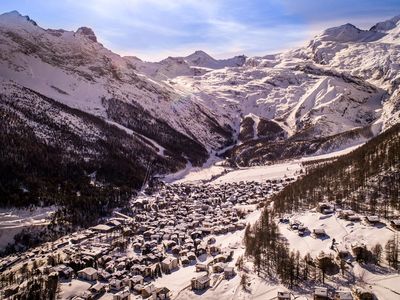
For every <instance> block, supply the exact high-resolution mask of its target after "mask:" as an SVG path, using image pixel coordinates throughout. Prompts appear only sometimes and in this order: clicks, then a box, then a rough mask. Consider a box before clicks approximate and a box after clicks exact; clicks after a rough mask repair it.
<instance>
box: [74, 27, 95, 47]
mask: <svg viewBox="0 0 400 300" xmlns="http://www.w3.org/2000/svg"><path fill="white" fill-rule="evenodd" d="M76 33H77V34H80V35H83V36H86V37H87V38H88V39H89V40H91V41H93V42H95V43H97V37H96V35H95V34H94V31H93V30H92V29H91V28H89V27H80V28H78V30H77V31H76Z"/></svg>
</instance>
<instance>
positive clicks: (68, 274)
mask: <svg viewBox="0 0 400 300" xmlns="http://www.w3.org/2000/svg"><path fill="white" fill-rule="evenodd" d="M52 271H54V272H57V273H58V276H59V277H60V278H65V279H71V278H72V275H73V274H74V270H73V269H72V268H71V267H67V266H66V265H58V266H55V267H53V268H52Z"/></svg>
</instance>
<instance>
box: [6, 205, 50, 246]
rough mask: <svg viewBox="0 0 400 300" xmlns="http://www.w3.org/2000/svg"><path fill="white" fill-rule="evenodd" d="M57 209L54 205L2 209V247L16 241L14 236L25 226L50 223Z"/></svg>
mask: <svg viewBox="0 0 400 300" xmlns="http://www.w3.org/2000/svg"><path fill="white" fill-rule="evenodd" d="M55 211H56V208H55V207H53V206H50V207H43V208H42V207H39V208H33V209H4V208H3V209H0V249H2V248H4V247H5V246H7V244H8V243H11V244H12V243H13V242H14V236H15V235H16V234H18V233H19V232H21V231H22V230H23V229H24V228H27V227H31V226H43V225H47V224H48V223H49V218H50V216H51V215H52V214H53V213H54V212H55Z"/></svg>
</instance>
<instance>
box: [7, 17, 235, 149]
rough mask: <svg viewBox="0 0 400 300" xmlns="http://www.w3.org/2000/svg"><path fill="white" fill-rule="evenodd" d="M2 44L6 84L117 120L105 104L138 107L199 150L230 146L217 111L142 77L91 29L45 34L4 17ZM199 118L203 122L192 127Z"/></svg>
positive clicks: (27, 21)
mask: <svg viewBox="0 0 400 300" xmlns="http://www.w3.org/2000/svg"><path fill="white" fill-rule="evenodd" d="M0 40H1V46H0V50H1V57H0V74H1V76H2V77H3V78H5V79H7V80H13V81H15V82H17V83H19V84H20V85H22V86H25V87H28V88H30V89H32V90H35V91H37V92H40V93H41V94H43V95H45V96H47V97H49V98H52V99H54V100H56V101H59V102H61V103H63V104H66V105H68V106H70V107H73V108H77V109H80V110H82V111H85V112H88V113H91V114H94V115H96V116H100V117H102V118H104V119H110V120H112V121H113V117H115V116H109V115H108V113H107V109H106V106H105V105H104V101H103V99H111V98H112V99H115V100H117V101H118V103H124V104H129V105H134V106H137V105H139V106H140V107H142V108H143V109H144V110H145V111H146V112H147V113H148V114H149V115H150V116H151V117H152V118H153V119H154V120H156V121H157V120H160V121H161V122H165V123H167V124H168V125H169V126H170V127H171V128H173V129H174V130H175V131H177V132H180V133H182V134H184V135H186V136H187V137H188V138H189V139H192V140H193V141H195V142H196V143H198V144H202V145H200V147H206V148H208V149H217V148H219V147H223V146H225V144H226V143H229V139H230V129H229V128H228V127H225V124H219V123H218V120H217V119H216V118H215V116H214V115H213V112H212V111H210V110H209V109H207V107H205V106H203V105H202V104H201V103H196V102H195V101H192V99H191V98H187V97H186V98H184V97H182V95H180V94H179V93H176V92H175V91H174V90H173V89H172V88H171V87H170V86H168V85H164V84H162V83H160V82H155V81H154V80H151V79H149V78H147V77H145V76H141V75H140V74H138V73H137V72H136V70H135V67H134V65H132V63H131V62H130V61H129V60H128V59H126V58H122V57H120V56H119V55H117V54H115V53H112V52H111V51H109V50H107V49H106V48H104V47H103V46H102V45H101V44H99V43H98V42H97V39H96V36H95V35H94V33H93V31H92V30H91V29H89V28H84V27H83V28H80V29H78V30H77V31H76V32H70V31H64V30H51V29H49V30H44V29H42V28H40V27H39V26H38V25H37V24H36V23H34V22H32V21H31V20H30V19H29V18H26V17H23V16H21V15H19V14H18V13H17V12H12V13H8V14H3V15H1V16H0ZM121 105H122V104H121ZM194 118H197V119H198V121H199V122H190V120H193V119H194ZM210 120H213V121H212V122H211V121H210ZM221 132H222V133H223V134H222V135H221V134H220V133H221ZM143 134H144V135H146V133H143Z"/></svg>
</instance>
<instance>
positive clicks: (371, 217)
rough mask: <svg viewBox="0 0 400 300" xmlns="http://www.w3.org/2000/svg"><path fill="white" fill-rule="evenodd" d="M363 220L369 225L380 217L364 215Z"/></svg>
mask: <svg viewBox="0 0 400 300" xmlns="http://www.w3.org/2000/svg"><path fill="white" fill-rule="evenodd" d="M365 220H366V221H367V222H368V223H369V224H371V225H375V224H378V223H379V222H380V219H379V217H378V216H366V217H365Z"/></svg>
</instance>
